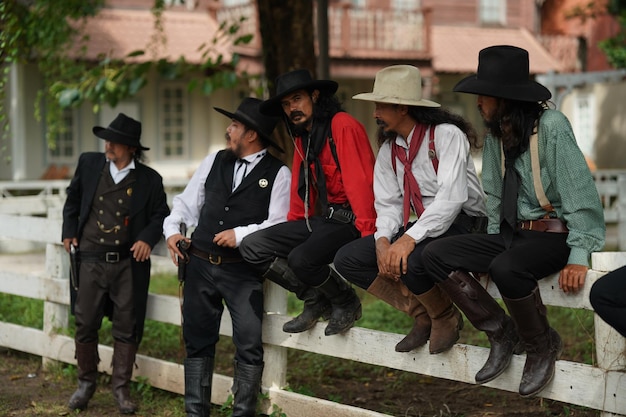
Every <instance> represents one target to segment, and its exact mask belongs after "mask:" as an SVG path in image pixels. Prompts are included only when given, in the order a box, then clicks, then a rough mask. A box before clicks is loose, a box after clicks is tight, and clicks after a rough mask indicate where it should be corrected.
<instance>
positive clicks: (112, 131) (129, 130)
mask: <svg viewBox="0 0 626 417" xmlns="http://www.w3.org/2000/svg"><path fill="white" fill-rule="evenodd" d="M92 131H93V134H94V135H96V136H97V137H99V138H100V139H104V140H108V141H109V142H114V143H121V144H122V145H128V146H133V147H135V148H137V149H141V150H142V151H147V150H149V149H150V148H146V147H144V146H141V143H139V139H140V137H141V123H140V122H138V121H137V120H135V119H133V118H132V117H128V116H126V115H125V114H124V113H119V114H118V115H117V117H116V118H115V119H114V120H113V121H112V122H111V123H110V124H109V126H107V127H102V126H94V127H93V129H92Z"/></svg>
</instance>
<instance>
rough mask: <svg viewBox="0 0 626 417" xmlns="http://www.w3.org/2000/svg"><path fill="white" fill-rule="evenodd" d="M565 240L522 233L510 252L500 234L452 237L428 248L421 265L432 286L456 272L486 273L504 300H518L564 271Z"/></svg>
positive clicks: (563, 235) (564, 236) (561, 235)
mask: <svg viewBox="0 0 626 417" xmlns="http://www.w3.org/2000/svg"><path fill="white" fill-rule="evenodd" d="M566 239H567V234H566V233H549V232H534V231H526V230H520V231H518V232H517V233H516V234H515V236H514V237H513V242H512V244H511V247H510V248H508V249H507V248H506V247H505V244H504V240H503V239H502V236H501V235H499V234H497V235H487V234H471V235H462V236H453V237H447V238H443V239H437V240H435V241H434V242H431V243H430V244H428V245H427V246H426V248H425V249H424V251H423V252H422V261H423V262H424V266H425V268H426V271H427V273H428V276H429V277H430V279H431V280H432V281H431V283H434V282H441V281H444V280H445V279H447V278H448V275H449V274H450V273H451V272H453V271H456V270H463V271H467V272H487V273H489V276H490V277H491V279H492V280H493V282H494V283H495V284H496V286H497V287H498V290H499V291H500V294H501V295H502V296H504V297H506V298H509V299H519V298H523V297H526V296H528V295H530V294H531V292H532V291H533V289H535V287H536V286H537V280H539V279H541V278H544V277H546V276H548V275H550V274H554V273H556V272H558V271H560V270H561V269H563V267H564V266H565V265H566V263H567V258H568V256H569V252H570V248H569V247H568V246H567V243H566Z"/></svg>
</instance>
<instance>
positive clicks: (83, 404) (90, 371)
mask: <svg viewBox="0 0 626 417" xmlns="http://www.w3.org/2000/svg"><path fill="white" fill-rule="evenodd" d="M75 345H76V362H77V365H78V389H77V390H76V391H75V392H74V394H72V397H71V398H70V401H69V403H68V407H69V408H70V409H71V410H84V409H86V408H87V405H88V404H89V400H90V399H91V397H93V394H94V392H96V383H97V378H98V362H100V359H99V358H98V342H92V343H79V342H75Z"/></svg>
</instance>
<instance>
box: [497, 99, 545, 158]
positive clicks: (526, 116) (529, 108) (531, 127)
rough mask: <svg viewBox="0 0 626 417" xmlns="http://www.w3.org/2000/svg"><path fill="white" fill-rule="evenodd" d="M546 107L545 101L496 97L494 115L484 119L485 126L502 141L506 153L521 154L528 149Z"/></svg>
mask: <svg viewBox="0 0 626 417" xmlns="http://www.w3.org/2000/svg"><path fill="white" fill-rule="evenodd" d="M547 109H548V103H547V102H546V101H532V102H529V101H519V100H506V99H498V106H497V109H496V112H495V114H494V117H493V118H492V120H490V121H488V122H487V121H485V126H486V127H487V129H488V130H489V133H491V135H492V136H493V137H495V138H497V139H499V140H501V141H502V143H503V144H504V149H505V150H506V151H507V153H511V155H512V156H517V155H521V154H522V153H524V152H525V151H526V150H527V149H528V145H529V142H530V137H531V136H532V134H533V133H535V130H536V126H537V122H538V121H539V119H540V118H541V115H542V114H543V112H544V111H546V110H547Z"/></svg>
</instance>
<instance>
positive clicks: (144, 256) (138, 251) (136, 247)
mask: <svg viewBox="0 0 626 417" xmlns="http://www.w3.org/2000/svg"><path fill="white" fill-rule="evenodd" d="M130 251H131V252H132V253H133V258H135V260H136V261H137V262H144V261H147V260H148V259H150V253H151V252H152V248H151V247H150V245H148V244H147V243H146V242H144V241H142V240H138V241H136V242H135V243H134V244H133V246H131V248H130Z"/></svg>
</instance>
